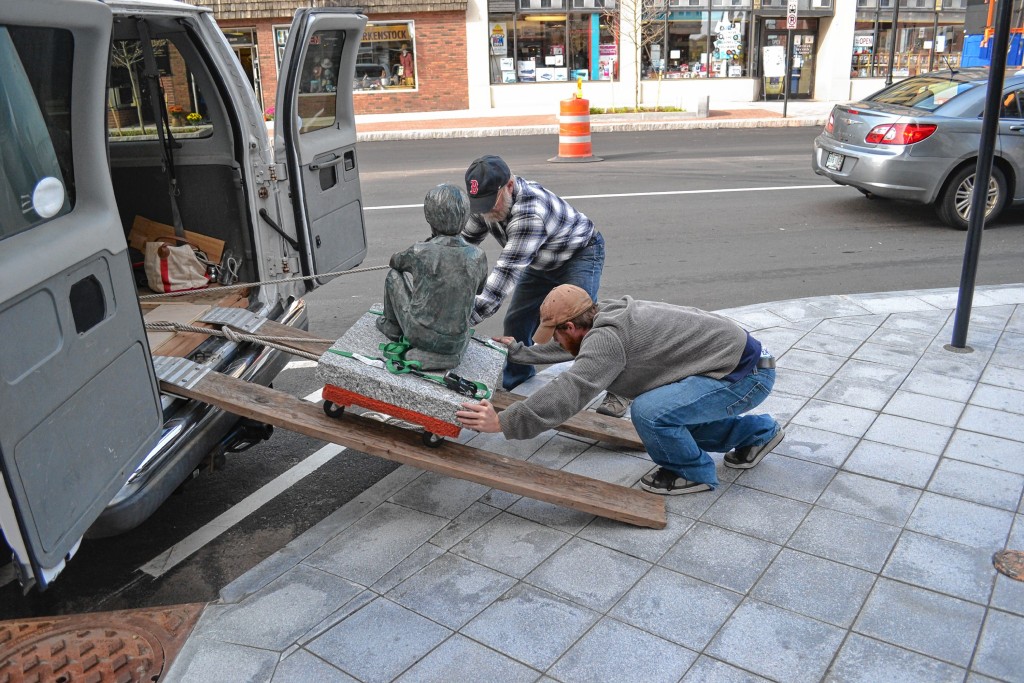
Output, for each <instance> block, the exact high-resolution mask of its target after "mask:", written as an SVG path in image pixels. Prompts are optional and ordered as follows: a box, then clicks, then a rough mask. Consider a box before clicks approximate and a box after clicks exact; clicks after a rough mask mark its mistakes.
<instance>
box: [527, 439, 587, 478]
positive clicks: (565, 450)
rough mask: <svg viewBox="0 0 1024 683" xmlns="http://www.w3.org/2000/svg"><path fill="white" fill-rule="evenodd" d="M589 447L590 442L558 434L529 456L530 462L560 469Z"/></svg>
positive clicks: (552, 468)
mask: <svg viewBox="0 0 1024 683" xmlns="http://www.w3.org/2000/svg"><path fill="white" fill-rule="evenodd" d="M588 448H590V444H589V443H587V442H585V441H580V440H579V439H571V438H569V437H567V436H564V435H562V434H558V435H556V436H555V437H553V438H552V439H551V440H550V441H548V442H547V443H545V444H544V445H543V446H541V447H540V448H539V449H538V450H537V452H536V453H534V454H533V455H531V456H530V462H532V463H533V464H535V465H540V466H541V467H547V468H548V469H551V470H560V469H562V468H563V467H565V466H566V465H568V464H569V463H570V462H572V461H573V459H575V458H576V457H577V456H578V455H580V454H581V453H583V452H584V451H586V450H587V449H588Z"/></svg>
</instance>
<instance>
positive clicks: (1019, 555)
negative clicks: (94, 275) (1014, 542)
mask: <svg viewBox="0 0 1024 683" xmlns="http://www.w3.org/2000/svg"><path fill="white" fill-rule="evenodd" d="M992 564H994V565H995V566H996V569H998V570H999V571H1000V572H1001V573H1003V574H1006V575H1007V576H1009V577H1010V578H1011V579H1017V580H1018V581H1024V552H1021V551H1020V550H1000V551H999V552H998V553H996V554H995V555H993V556H992Z"/></svg>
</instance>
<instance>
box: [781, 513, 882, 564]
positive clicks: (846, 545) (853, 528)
mask: <svg viewBox="0 0 1024 683" xmlns="http://www.w3.org/2000/svg"><path fill="white" fill-rule="evenodd" d="M899 535H900V530H899V528H897V527H894V526H889V525H888V524H882V523H881V522H875V521H872V520H870V519H865V518H863V517H857V516H854V515H850V514H847V513H845V512H839V511H837V510H829V509H827V508H822V507H816V508H814V509H813V510H811V511H810V512H809V513H808V514H807V518H806V519H804V521H803V523H802V524H800V527H799V528H798V529H797V530H796V532H795V533H794V534H793V537H792V538H790V539H789V543H788V544H787V545H788V547H790V548H796V549H797V550H802V551H804V552H806V553H811V554H812V555H817V556H819V557H824V558H827V559H829V560H835V561H836V562H843V563H845V564H849V565H853V566H854V567H860V568H861V569H866V570H868V571H871V572H878V571H879V570H880V569H881V568H882V565H884V564H885V560H886V558H887V557H889V552H890V551H891V550H892V547H893V545H895V543H896V539H897V538H899Z"/></svg>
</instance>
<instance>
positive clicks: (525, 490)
mask: <svg viewBox="0 0 1024 683" xmlns="http://www.w3.org/2000/svg"><path fill="white" fill-rule="evenodd" d="M160 389H161V391H164V392H166V393H168V394H173V395H175V396H183V397H185V398H190V399H196V400H199V401H203V402H204V403H209V404H211V405H214V406H217V407H218V408H221V409H223V410H226V411H228V412H231V413H234V414H236V415H241V416H242V417H248V418H252V419H254V420H259V421H261V422H266V423H269V424H272V425H274V426H277V427H281V428H282V429H288V430H290V431H294V432H298V433H300V434H305V435H306V436H311V437H313V438H315V439H321V440H323V441H330V442H331V443H336V444H339V445H341V446H345V447H346V448H353V449H355V450H358V451H362V452H364V453H369V454H370V455H376V456H378V457H381V458H386V459H388V460H394V461H396V462H400V463H403V464H407V465H413V466H415V467H419V468H420V469H424V470H429V471H431V472H437V473H439V474H444V475H447V476H451V477H456V478H459V479H465V480H467V481H472V482H476V483H478V484H484V485H485V486H491V487H494V488H497V489H501V490H502V491H508V492H510V493H515V494H518V495H523V496H527V497H529V498H534V499H536V500H541V501H544V502H547V503H553V504H555V505H562V506H565V507H569V508H572V509H574V510H581V511H583V512H588V513H590V514H593V515H598V516H600V517H606V518H608V519H614V520H618V521H620V522H626V523H628V524H633V525H636V526H643V527H650V528H653V529H664V528H665V525H666V524H667V517H666V513H665V501H664V499H663V498H662V497H661V496H657V495H652V494H648V493H644V492H643V491H640V490H638V489H631V488H626V487H625V486H618V485H616V484H609V483H607V482H603V481H600V480H598V479H592V478H590V477H585V476H582V475H579V474H573V473H571V472H563V471H560V470H551V469H548V468H546V467H541V466H540V465H536V464H534V463H530V462H527V461H524V460H516V459H515V458H509V457H506V456H501V455H496V454H493V453H488V452H486V451H481V450H478V449H475V448H470V447H469V446H466V445H463V444H459V443H456V442H454V441H446V442H444V443H443V444H442V445H441V446H440V447H438V448H427V447H425V446H423V445H422V444H421V443H420V438H421V437H420V434H419V433H417V432H413V431H411V430H406V429H401V428H399V427H395V426H392V425H386V424H383V423H380V422H377V421H375V420H369V419H361V418H358V417H356V416H354V415H349V414H346V415H344V417H343V418H342V419H341V420H336V419H332V418H330V417H327V416H326V415H325V414H324V412H323V410H322V409H321V407H320V406H318V405H316V404H312V403H309V402H307V401H302V400H300V399H298V398H295V397H294V396H291V395H289V394H286V393H284V392H281V391H277V390H274V389H268V388H267V387H264V386H262V385H259V384H251V383H249V382H245V381H242V380H239V379H235V378H233V377H229V376H227V375H222V374H220V373H216V372H211V373H208V374H206V375H205V376H203V378H202V379H200V380H199V382H197V383H196V386H195V387H193V388H191V389H184V388H182V387H178V386H175V385H172V384H167V383H165V382H160Z"/></svg>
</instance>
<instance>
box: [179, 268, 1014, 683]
mask: <svg viewBox="0 0 1024 683" xmlns="http://www.w3.org/2000/svg"><path fill="white" fill-rule="evenodd" d="M955 302H956V293H955V290H928V291H925V290H920V291H914V292H897V293H879V294H864V295H853V296H844V297H816V298H814V299H813V300H808V301H788V302H772V303H766V304H763V305H761V306H745V307H743V308H741V309H733V310H728V311H723V312H722V313H723V314H724V315H727V316H729V317H732V318H733V319H735V320H737V321H739V322H741V324H744V325H746V326H748V327H749V328H750V329H751V331H752V332H753V333H754V334H755V336H758V337H759V338H761V339H764V340H767V342H768V345H769V346H770V348H771V349H772V350H773V351H774V353H775V354H776V355H777V357H778V358H779V368H780V370H779V373H778V376H779V381H778V382H777V384H776V387H775V391H774V393H773V394H772V396H771V397H770V398H769V400H768V401H767V402H766V403H765V404H764V405H762V406H761V407H759V408H758V412H772V413H773V414H775V415H776V416H778V417H779V419H780V420H782V421H784V422H786V423H787V424H786V430H787V437H786V439H785V441H783V442H782V443H781V444H780V445H779V447H778V448H776V450H775V451H774V452H773V453H771V454H769V455H768V456H767V457H766V458H765V459H764V460H763V461H762V462H761V464H759V465H758V466H757V467H756V468H752V469H750V470H744V471H738V470H731V469H728V468H724V467H722V461H721V456H720V455H715V458H716V462H717V463H718V465H719V478H720V480H721V485H720V486H719V488H718V489H717V490H715V491H712V492H706V493H699V494H694V495H688V496H675V497H671V498H669V499H667V500H666V503H667V509H668V520H669V521H668V526H667V528H666V529H664V530H652V529H640V528H635V527H631V526H628V525H625V524H619V523H616V522H612V521H609V520H605V519H600V518H595V517H593V516H591V515H587V514H583V513H579V512H577V511H573V510H568V509H564V508H559V507H556V506H553V505H549V504H546V503H539V502H537V501H533V500H530V499H528V498H523V497H521V496H515V495H511V494H507V493H503V492H501V491H496V490H494V489H488V488H487V487H485V486H480V485H476V484H469V483H467V482H461V481H456V480H452V479H448V478H445V477H441V476H438V475H435V474H431V473H424V472H419V471H417V470H415V469H413V468H411V467H409V466H405V467H402V468H399V469H398V470H396V471H395V472H393V473H392V474H390V475H388V477H386V478H385V479H383V480H381V481H380V482H379V483H378V484H376V485H375V486H374V487H372V488H371V489H369V490H367V491H366V492H364V493H363V494H362V495H360V496H359V497H358V498H356V499H355V500H353V501H352V502H350V503H349V504H347V505H346V506H345V507H343V508H341V509H340V510H338V511H337V512H335V513H334V514H332V515H331V516H330V517H328V518H327V519H325V520H324V521H323V522H321V523H320V524H318V525H317V526H316V527H314V528H313V529H311V530H310V531H308V532H307V533H305V534H303V535H302V536H300V537H299V538H297V539H295V540H294V541H293V542H292V543H291V544H289V545H288V546H287V547H285V548H284V549H282V550H281V551H280V552H279V553H277V554H276V555H274V556H272V557H270V558H268V559H267V560H265V561H264V562H263V563H262V564H261V565H260V566H257V567H256V568H254V569H253V570H252V571H250V572H249V573H247V574H246V575H244V576H242V577H240V578H239V579H238V580H237V581H235V582H234V583H233V584H231V585H229V586H227V587H225V589H224V590H223V591H222V593H221V600H220V601H219V602H218V603H215V604H212V605H210V606H209V607H208V608H207V610H206V612H205V613H204V614H203V617H202V618H201V619H200V621H199V623H198V625H197V626H196V628H195V630H194V631H193V633H192V635H191V637H190V638H189V640H188V642H187V643H186V644H185V647H184V648H183V650H182V652H181V654H180V655H179V656H178V658H177V660H176V661H175V662H174V664H173V665H172V668H171V670H170V672H169V673H168V674H167V676H166V677H165V680H168V681H209V680H217V681H233V680H245V681H270V680H274V681H306V680H309V681H313V680H330V681H349V680H358V681H374V682H377V681H379V682H381V683H386V682H390V681H403V682H405V681H452V680H481V681H483V680H486V681H579V680H595V681H634V680H635V681H644V682H647V681H715V682H717V681H723V682H729V681H785V682H787V683H788V682H789V681H808V682H814V681H873V682H874V681H887V682H888V681H922V682H924V681H927V682H928V683H933V682H935V681H960V682H963V681H977V682H981V681H1024V660H1022V658H1021V657H1020V650H1021V648H1020V643H1021V642H1022V641H1024V582H1020V581H1014V580H1013V579H1010V578H1009V577H1006V576H1003V575H1000V574H998V572H997V571H996V570H995V569H994V567H993V565H992V555H993V553H995V552H997V551H999V550H1002V549H1004V548H1007V547H1009V548H1014V549H1018V550H1024V498H1022V494H1024V285H1006V286H991V287H979V288H978V290H977V296H976V298H975V309H974V315H973V317H972V325H971V329H970V332H969V334H968V342H969V343H970V344H971V345H972V346H974V345H975V344H976V345H977V349H976V351H975V352H974V353H968V354H961V353H953V352H950V351H947V350H945V349H944V348H943V345H944V344H946V343H947V342H948V338H949V334H950V330H951V329H952V328H951V326H952V306H954V305H955ZM975 340H977V341H975ZM557 371H558V369H557V368H556V369H554V370H548V371H545V372H543V373H541V374H540V375H538V377H537V378H536V380H535V381H534V383H533V386H534V387H535V386H538V385H539V384H540V383H542V382H544V381H550V378H551V377H552V376H553V374H554V373H557ZM527 390H529V386H528V387H527ZM467 443H469V444H470V445H472V446H475V447H479V448H484V449H486V450H490V451H494V452H499V453H502V454H505V455H508V456H509V457H516V458H524V459H526V458H528V459H531V460H532V461H533V462H537V463H541V464H543V465H545V466H548V467H553V468H559V469H565V470H570V471H573V472H579V473H583V474H587V475H588V476H593V477H596V478H599V479H603V480H606V481H614V482H617V483H621V484H625V485H627V486H636V485H637V481H638V479H639V478H640V476H642V475H643V474H644V473H645V472H646V471H648V470H649V469H651V467H653V464H652V463H650V461H649V460H648V459H647V456H646V454H644V453H642V452H618V451H615V450H613V449H609V448H608V446H607V445H606V444H599V443H594V442H592V441H589V440H586V439H580V438H574V437H568V436H565V435H559V434H556V433H554V432H547V433H545V434H544V435H542V436H540V437H538V438H536V439H532V440H530V441H527V442H507V441H505V440H504V439H502V438H501V437H500V436H499V435H480V436H471V438H468V441H467Z"/></svg>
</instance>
